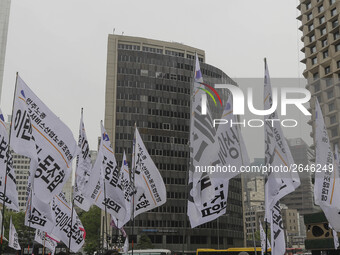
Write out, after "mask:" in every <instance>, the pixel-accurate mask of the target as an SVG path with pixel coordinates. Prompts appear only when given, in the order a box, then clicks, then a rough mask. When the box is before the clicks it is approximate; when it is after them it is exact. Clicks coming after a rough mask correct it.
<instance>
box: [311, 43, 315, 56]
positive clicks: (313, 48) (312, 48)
mask: <svg viewBox="0 0 340 255" xmlns="http://www.w3.org/2000/svg"><path fill="white" fill-rule="evenodd" d="M315 52H316V46H315V45H314V46H313V47H311V48H310V53H311V54H313V53H315Z"/></svg>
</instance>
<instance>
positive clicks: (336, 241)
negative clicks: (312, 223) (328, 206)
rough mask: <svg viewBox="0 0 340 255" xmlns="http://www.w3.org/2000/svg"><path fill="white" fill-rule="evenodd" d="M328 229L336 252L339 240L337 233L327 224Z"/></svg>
mask: <svg viewBox="0 0 340 255" xmlns="http://www.w3.org/2000/svg"><path fill="white" fill-rule="evenodd" d="M328 226H329V228H330V229H332V235H333V242H334V249H335V250H337V249H338V248H339V238H338V233H337V232H336V231H335V230H334V229H333V227H332V225H331V224H328Z"/></svg>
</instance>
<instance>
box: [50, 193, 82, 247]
mask: <svg viewBox="0 0 340 255" xmlns="http://www.w3.org/2000/svg"><path fill="white" fill-rule="evenodd" d="M51 208H52V211H53V212H54V216H55V219H56V220H55V226H54V228H53V231H52V234H53V235H54V236H56V237H57V238H58V239H60V240H61V241H63V243H64V244H66V245H67V246H68V245H69V240H70V239H71V246H70V249H71V251H72V252H78V251H79V249H80V248H81V247H82V246H83V245H84V242H85V235H86V233H85V229H84V227H83V225H82V223H81V221H80V219H79V217H78V215H77V212H76V211H75V210H74V209H73V217H72V225H71V212H72V211H71V206H70V205H69V203H68V202H67V200H66V198H65V195H64V194H63V193H60V194H59V195H58V196H55V197H54V198H53V200H52V203H51ZM70 226H71V227H70Z"/></svg>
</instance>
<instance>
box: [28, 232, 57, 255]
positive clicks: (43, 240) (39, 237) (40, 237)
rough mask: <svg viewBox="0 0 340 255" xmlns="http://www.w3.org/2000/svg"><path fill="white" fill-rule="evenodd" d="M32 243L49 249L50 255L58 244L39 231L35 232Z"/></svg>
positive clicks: (54, 239)
mask: <svg viewBox="0 0 340 255" xmlns="http://www.w3.org/2000/svg"><path fill="white" fill-rule="evenodd" d="M34 241H36V242H37V243H40V244H41V245H43V246H45V247H46V248H47V249H49V250H50V251H51V255H54V252H55V248H56V247H57V245H58V242H59V241H57V239H56V238H53V237H51V236H50V235H48V234H47V233H46V232H43V231H40V230H39V229H37V230H36V231H35V237H34Z"/></svg>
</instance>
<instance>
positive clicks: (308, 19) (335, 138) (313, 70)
mask: <svg viewBox="0 0 340 255" xmlns="http://www.w3.org/2000/svg"><path fill="white" fill-rule="evenodd" d="M297 8H298V9H299V10H300V11H301V15H299V16H298V19H299V20H300V21H301V23H302V25H301V26H300V28H299V29H300V30H301V31H302V32H303V36H302V38H301V40H302V41H303V43H304V47H303V48H302V52H304V54H305V57H304V58H303V59H302V60H301V62H302V63H304V64H305V65H306V69H305V70H304V72H303V76H304V77H305V78H306V79H308V84H307V89H308V90H309V91H310V92H311V94H312V100H311V108H312V112H313V118H312V120H311V121H310V122H309V124H310V125H312V126H313V120H315V118H314V114H315V111H314V99H313V98H314V97H316V98H317V99H318V101H319V102H320V107H321V110H322V112H323V115H324V118H325V124H326V127H327V130H328V134H329V138H330V142H331V143H332V144H339V141H340V125H339V123H340V86H339V85H340V83H339V79H340V31H339V28H340V26H339V12H340V0H300V4H299V6H298V7H297ZM311 136H312V137H314V127H313V132H312V133H311Z"/></svg>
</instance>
